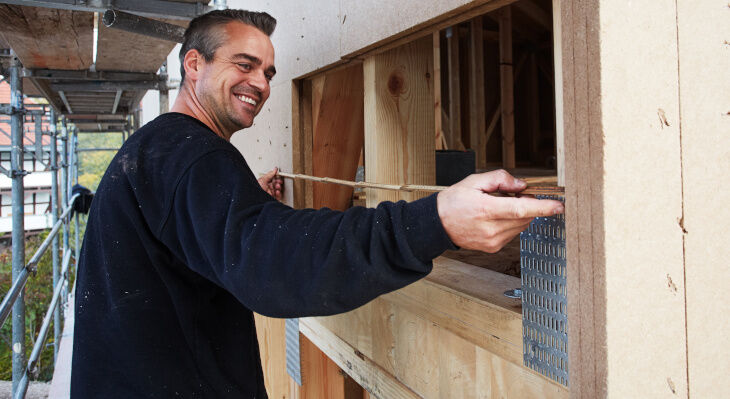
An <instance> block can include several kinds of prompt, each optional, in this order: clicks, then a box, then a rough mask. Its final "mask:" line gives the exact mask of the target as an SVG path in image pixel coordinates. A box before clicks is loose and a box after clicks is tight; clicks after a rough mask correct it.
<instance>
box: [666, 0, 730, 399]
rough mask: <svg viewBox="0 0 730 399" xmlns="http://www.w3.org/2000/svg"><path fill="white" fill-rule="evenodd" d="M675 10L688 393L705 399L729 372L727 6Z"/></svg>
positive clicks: (683, 2)
mask: <svg viewBox="0 0 730 399" xmlns="http://www.w3.org/2000/svg"><path fill="white" fill-rule="evenodd" d="M677 7H678V8H677V23H678V26H677V29H678V38H679V73H680V75H679V92H680V105H681V120H680V121H675V120H671V121H668V122H669V123H670V124H672V125H673V126H677V125H679V127H680V129H681V135H682V176H683V187H684V190H683V195H684V219H683V227H684V230H685V231H686V232H685V234H684V242H685V273H686V287H687V288H686V289H687V356H688V359H687V364H688V368H689V370H688V371H689V396H690V397H694V398H709V397H713V396H718V395H722V394H721V393H720V392H723V391H724V390H722V388H721V384H722V382H723V381H725V379H726V378H727V376H728V375H730V360H728V359H730V351H729V350H728V348H727V345H725V342H726V341H727V331H728V330H730V317H728V315H729V314H730V302H728V300H727V292H728V282H730V268H728V267H727V259H728V258H730V247H729V246H728V245H727V244H728V242H730V234H728V230H727V226H728V225H729V224H730V208H728V206H727V199H728V198H730V190H729V189H728V188H727V186H726V185H725V184H722V183H721V182H724V181H727V173H728V170H730V137H729V136H728V132H730V76H729V75H728V73H727V71H729V70H730V43H729V41H730V6H729V5H728V4H727V2H724V1H701V2H697V1H687V0H680V1H678V2H677ZM680 281H681V279H680ZM677 288H678V289H681V285H678V286H677Z"/></svg>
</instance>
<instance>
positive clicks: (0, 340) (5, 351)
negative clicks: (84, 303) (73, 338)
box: [0, 231, 73, 381]
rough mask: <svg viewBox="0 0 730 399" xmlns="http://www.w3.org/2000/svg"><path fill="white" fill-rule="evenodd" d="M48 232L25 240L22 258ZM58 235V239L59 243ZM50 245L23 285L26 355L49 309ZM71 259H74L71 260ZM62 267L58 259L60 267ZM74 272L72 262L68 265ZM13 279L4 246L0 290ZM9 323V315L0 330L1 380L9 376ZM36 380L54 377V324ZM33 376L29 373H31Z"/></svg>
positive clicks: (34, 248) (0, 254)
mask: <svg viewBox="0 0 730 399" xmlns="http://www.w3.org/2000/svg"><path fill="white" fill-rule="evenodd" d="M47 236H48V232H47V231H46V232H43V233H41V234H39V235H37V236H34V237H31V238H29V239H27V240H26V242H25V258H26V260H28V259H30V257H31V256H33V254H34V253H35V252H36V251H37V250H38V247H39V246H40V244H41V243H42V242H43V240H44V239H45V238H46V237H47ZM60 240H61V239H60V235H59V242H60ZM51 252H52V250H51V248H50V247H49V248H48V250H47V251H46V253H45V255H44V256H43V257H42V258H41V260H40V262H39V263H38V270H37V271H36V273H35V275H31V276H30V277H29V278H28V282H27V284H26V286H25V337H26V338H25V343H26V347H25V358H26V359H27V358H28V357H29V356H30V353H31V351H32V350H33V345H34V344H35V342H36V339H37V338H38V333H39V332H40V328H41V325H42V324H43V317H44V316H45V314H46V311H47V310H48V306H49V305H50V303H51V297H52V296H53V260H52V259H51V258H52V257H51ZM72 262H73V260H72ZM60 267H61V265H60V261H59V268H60ZM69 269H70V270H71V271H73V265H71V266H69ZM11 282H12V253H11V249H10V248H7V249H5V250H3V251H2V252H0V291H1V292H4V293H7V292H8V291H9V290H10V286H11ZM11 347H12V322H11V318H8V320H7V321H6V322H5V325H3V326H2V328H1V329H0V379H2V380H10V379H12V350H11ZM38 370H39V374H38V380H40V381H49V380H50V379H51V377H52V376H53V325H51V328H50V329H49V333H48V339H47V340H46V347H45V348H44V350H43V352H42V354H41V358H40V361H39V362H38ZM31 377H32V376H31Z"/></svg>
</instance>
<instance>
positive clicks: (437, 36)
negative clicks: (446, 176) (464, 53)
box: [433, 31, 445, 150]
mask: <svg viewBox="0 0 730 399" xmlns="http://www.w3.org/2000/svg"><path fill="white" fill-rule="evenodd" d="M442 109H443V106H442V104H441V32H439V31H436V32H434V33H433V119H434V128H435V131H436V141H435V144H436V149H437V150H443V149H444V143H445V138H444V129H443V119H442V118H441V114H442V112H441V110H442Z"/></svg>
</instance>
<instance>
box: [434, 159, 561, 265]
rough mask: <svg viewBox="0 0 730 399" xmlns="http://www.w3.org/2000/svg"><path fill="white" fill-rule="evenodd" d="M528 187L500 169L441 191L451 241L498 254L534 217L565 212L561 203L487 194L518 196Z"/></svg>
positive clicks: (441, 210) (440, 207)
mask: <svg viewBox="0 0 730 399" xmlns="http://www.w3.org/2000/svg"><path fill="white" fill-rule="evenodd" d="M526 186H527V184H526V183H525V182H524V181H522V180H519V179H516V178H514V177H512V175H510V174H509V173H507V172H505V171H504V170H498V171H494V172H489V173H482V174H477V175H471V176H469V177H467V178H466V179H464V180H462V181H460V182H459V183H457V184H454V185H453V186H451V187H449V188H448V189H446V190H444V191H442V192H440V193H439V194H438V200H437V204H438V205H437V206H438V213H439V216H440V217H441V223H442V224H443V226H444V229H445V230H446V233H447V234H448V235H449V238H451V241H452V242H453V243H454V244H456V245H458V246H460V247H462V248H466V249H476V250H479V251H484V252H490V253H494V252H497V251H499V250H500V249H502V247H504V246H505V245H506V244H507V243H508V242H510V241H511V240H512V239H513V238H514V237H515V236H516V235H517V234H519V233H520V232H522V231H523V230H525V229H526V228H527V226H528V225H529V224H530V222H531V221H532V219H533V218H535V217H537V216H552V215H555V214H558V213H563V211H564V207H563V204H562V203H561V202H560V201H553V200H538V199H535V198H527V197H522V198H515V197H496V196H492V195H489V194H487V193H493V192H500V193H518V192H520V191H522V190H524V189H525V187H526Z"/></svg>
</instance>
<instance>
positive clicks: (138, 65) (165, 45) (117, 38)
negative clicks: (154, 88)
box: [96, 20, 188, 72]
mask: <svg viewBox="0 0 730 399" xmlns="http://www.w3.org/2000/svg"><path fill="white" fill-rule="evenodd" d="M164 22H167V23H171V24H175V25H180V26H188V21H181V20H164ZM175 44H176V43H174V42H169V41H167V40H161V39H155V38H152V37H149V36H143V35H139V34H136V33H131V32H125V31H122V30H119V29H113V28H107V27H106V26H104V24H99V45H98V50H97V56H96V70H97V71H129V72H157V70H158V69H160V66H161V65H162V63H163V62H164V61H165V60H166V59H167V55H168V54H170V51H172V49H173V47H175Z"/></svg>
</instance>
